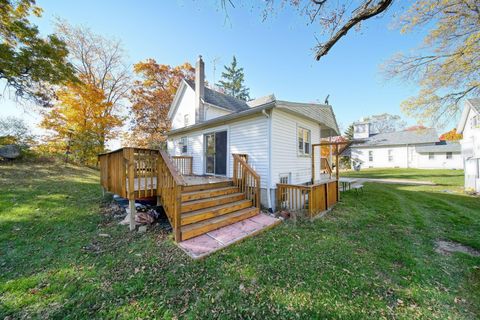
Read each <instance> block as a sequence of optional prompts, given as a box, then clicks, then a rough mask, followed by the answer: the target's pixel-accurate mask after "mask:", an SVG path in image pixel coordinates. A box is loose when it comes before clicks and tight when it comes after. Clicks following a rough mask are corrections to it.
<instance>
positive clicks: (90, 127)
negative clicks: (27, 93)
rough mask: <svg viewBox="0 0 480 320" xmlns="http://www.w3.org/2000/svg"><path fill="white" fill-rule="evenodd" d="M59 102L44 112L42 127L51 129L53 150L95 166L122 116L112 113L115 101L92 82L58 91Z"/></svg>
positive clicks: (72, 85)
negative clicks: (109, 98) (109, 99)
mask: <svg viewBox="0 0 480 320" xmlns="http://www.w3.org/2000/svg"><path fill="white" fill-rule="evenodd" d="M57 96H58V103H57V104H56V105H55V106H54V107H53V108H52V109H51V110H49V111H44V113H43V120H42V122H41V124H40V126H41V127H43V128H45V129H48V130H50V131H51V132H52V134H51V136H50V137H49V139H48V142H49V145H50V148H51V149H50V151H53V152H56V153H64V152H66V151H67V150H68V151H70V152H71V153H72V156H73V159H74V160H75V161H76V162H79V163H81V164H86V165H95V164H96V161H97V155H98V154H99V153H101V152H103V151H104V150H105V142H106V140H108V139H110V138H112V137H113V136H114V129H116V128H118V127H120V126H121V125H122V121H123V118H122V117H121V116H120V115H119V114H116V113H112V111H111V107H112V102H109V101H107V99H106V98H105V93H104V92H103V91H102V90H101V89H99V88H97V87H96V86H95V85H93V84H89V83H85V82H80V83H70V84H68V85H67V86H65V87H64V88H63V89H61V90H59V91H57Z"/></svg>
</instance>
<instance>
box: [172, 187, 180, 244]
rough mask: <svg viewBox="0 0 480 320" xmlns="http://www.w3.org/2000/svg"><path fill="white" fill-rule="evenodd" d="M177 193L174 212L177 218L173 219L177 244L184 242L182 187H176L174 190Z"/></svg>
mask: <svg viewBox="0 0 480 320" xmlns="http://www.w3.org/2000/svg"><path fill="white" fill-rule="evenodd" d="M173 191H174V192H175V204H174V205H175V209H174V210H173V212H174V214H175V216H174V217H173V221H174V223H173V224H174V225H175V242H180V241H182V232H181V228H182V225H181V220H180V215H181V203H182V187H181V186H176V187H175V188H174V190H173Z"/></svg>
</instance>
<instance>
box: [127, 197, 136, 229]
mask: <svg viewBox="0 0 480 320" xmlns="http://www.w3.org/2000/svg"><path fill="white" fill-rule="evenodd" d="M128 205H129V207H130V231H134V230H135V215H136V214H137V209H136V208H135V199H133V200H128Z"/></svg>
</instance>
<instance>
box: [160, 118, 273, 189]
mask: <svg viewBox="0 0 480 320" xmlns="http://www.w3.org/2000/svg"><path fill="white" fill-rule="evenodd" d="M224 130H226V131H227V144H228V146H227V155H228V157H227V176H228V177H231V176H232V174H233V158H232V153H246V154H248V162H249V164H250V165H251V166H252V168H253V169H254V170H255V171H256V172H257V173H258V174H259V175H260V179H261V185H262V188H265V187H266V184H267V177H268V131H267V130H268V121H267V118H266V117H265V116H263V115H256V116H253V117H249V118H245V119H242V120H237V121H234V122H231V123H230V124H227V125H219V126H212V127H210V128H207V129H201V130H195V131H191V132H188V133H186V134H178V135H176V136H174V137H169V139H168V151H169V153H170V154H171V155H180V152H181V148H180V145H179V142H180V138H181V137H188V151H187V155H190V156H193V172H194V174H199V175H201V174H204V173H205V172H204V165H205V164H204V147H203V135H204V134H205V133H209V132H215V131H224Z"/></svg>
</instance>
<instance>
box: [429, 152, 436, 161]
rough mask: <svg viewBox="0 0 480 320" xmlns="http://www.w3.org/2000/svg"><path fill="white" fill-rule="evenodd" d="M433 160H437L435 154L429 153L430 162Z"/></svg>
mask: <svg viewBox="0 0 480 320" xmlns="http://www.w3.org/2000/svg"><path fill="white" fill-rule="evenodd" d="M433 159H435V153H433V152H429V153H428V160H433Z"/></svg>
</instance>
